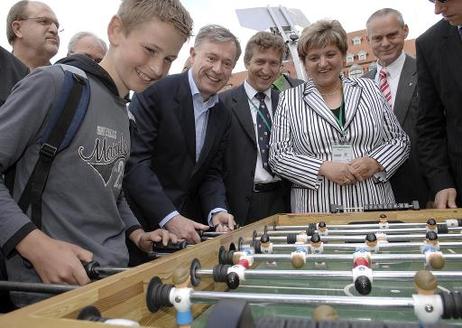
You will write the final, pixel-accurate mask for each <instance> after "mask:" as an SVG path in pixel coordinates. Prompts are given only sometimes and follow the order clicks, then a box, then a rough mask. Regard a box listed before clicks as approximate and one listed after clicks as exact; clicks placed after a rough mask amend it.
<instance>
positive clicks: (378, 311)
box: [0, 209, 462, 328]
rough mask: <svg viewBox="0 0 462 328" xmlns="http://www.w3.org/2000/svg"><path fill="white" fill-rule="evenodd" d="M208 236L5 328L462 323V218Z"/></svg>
mask: <svg viewBox="0 0 462 328" xmlns="http://www.w3.org/2000/svg"><path fill="white" fill-rule="evenodd" d="M206 236H209V237H210V238H207V239H208V240H206V241H204V242H202V243H200V244H198V245H195V246H191V247H187V248H185V249H183V250H181V251H178V252H176V253H173V254H170V255H168V256H163V257H160V258H159V259H157V260H155V261H153V262H149V263H146V264H143V265H140V266H138V267H135V268H130V269H127V270H126V271H124V272H121V273H117V274H114V275H111V276H108V277H107V278H104V279H101V280H98V281H95V282H93V283H91V284H89V285H87V286H83V287H80V288H78V289H75V290H72V291H69V292H66V293H63V294H60V295H57V296H54V297H51V298H49V299H47V300H45V301H42V302H39V303H37V304H34V305H31V306H28V307H25V308H23V309H20V310H16V311H13V312H11V313H8V314H6V315H3V316H0V327H18V328H26V327H27V328H29V327H34V328H41V327H46V328H58V327H59V328H81V327H93V326H94V327H101V325H100V324H101V322H104V321H105V319H104V318H111V319H112V321H111V320H106V323H107V324H108V326H110V324H109V323H111V322H112V324H119V325H122V324H130V323H133V325H135V324H136V323H138V324H139V326H146V327H162V328H163V327H178V326H181V327H188V326H192V327H230V325H231V324H232V323H233V322H235V327H267V328H271V327H281V328H282V327H284V328H289V327H383V328H384V327H396V328H398V327H422V326H424V327H427V326H428V327H446V326H447V327H452V326H462V295H461V291H462V279H461V278H462V210H461V209H448V210H406V211H376V212H362V213H360V212H354V213H339V214H284V215H274V216H272V217H269V218H266V219H263V220H260V221H258V222H255V223H253V224H251V225H248V226H245V227H242V228H239V229H237V230H236V231H234V232H232V233H228V234H224V235H221V234H213V233H209V234H205V235H204V237H206ZM211 237H213V238H211ZM89 306H90V307H91V309H93V310H94V311H90V312H88V309H89ZM85 311H87V312H88V313H90V314H89V315H88V316H86V315H85V313H86V312H85ZM95 311H96V312H95ZM332 317H335V318H337V319H336V320H335V321H331V320H330V319H331V318H332ZM77 318H79V320H78V319H77ZM119 319H120V321H117V320H119ZM114 320H116V321H114ZM124 320H125V321H124ZM220 320H221V321H220ZM95 321H100V322H98V323H96V322H95ZM127 322H128V323H127ZM246 324H247V325H246Z"/></svg>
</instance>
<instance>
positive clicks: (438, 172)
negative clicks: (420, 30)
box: [416, 20, 462, 206]
mask: <svg viewBox="0 0 462 328" xmlns="http://www.w3.org/2000/svg"><path fill="white" fill-rule="evenodd" d="M416 50H417V74H418V88H419V94H420V110H419V115H418V118H417V136H418V138H419V152H420V158H421V164H422V167H423V169H424V172H425V174H426V176H427V179H428V181H429V184H430V188H431V189H432V191H433V192H437V191H439V190H442V189H445V188H450V187H452V188H456V189H457V193H458V197H457V198H458V201H459V203H458V205H459V206H462V142H461V140H462V128H461V127H462V65H461V64H462V62H461V58H462V41H461V38H460V36H459V33H458V30H457V27H456V26H451V25H450V24H449V23H448V22H446V21H445V20H441V21H440V22H438V23H436V24H435V25H433V26H432V27H430V28H429V29H428V30H427V31H426V32H425V33H424V34H422V35H421V36H420V37H419V38H417V40H416Z"/></svg>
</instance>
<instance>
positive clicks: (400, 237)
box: [244, 233, 462, 243]
mask: <svg viewBox="0 0 462 328" xmlns="http://www.w3.org/2000/svg"><path fill="white" fill-rule="evenodd" d="M425 238H426V236H425V235H421V234H409V235H386V237H385V239H386V240H387V241H391V242H393V241H400V242H402V241H409V240H425ZM438 238H439V239H440V240H441V239H451V240H452V239H456V240H462V234H455V233H448V234H438ZM321 240H322V241H348V242H362V241H364V235H362V236H361V235H357V236H355V235H352V236H349V235H335V236H331V235H328V236H321ZM271 241H272V242H274V241H278V242H287V237H283V236H272V237H271ZM244 242H249V243H250V242H251V240H247V241H244Z"/></svg>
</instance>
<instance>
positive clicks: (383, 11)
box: [366, 8, 405, 28]
mask: <svg viewBox="0 0 462 328" xmlns="http://www.w3.org/2000/svg"><path fill="white" fill-rule="evenodd" d="M387 15H393V16H395V17H396V19H397V20H398V22H399V25H400V26H401V27H404V25H405V24H404V19H403V15H402V14H401V13H400V12H399V11H398V10H396V9H393V8H382V9H379V10H377V11H376V12H375V13H373V14H372V15H371V16H370V17H369V18H368V19H367V22H366V28H368V26H369V24H370V23H371V22H372V20H374V19H375V18H378V17H383V16H387Z"/></svg>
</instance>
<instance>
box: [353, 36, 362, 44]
mask: <svg viewBox="0 0 462 328" xmlns="http://www.w3.org/2000/svg"><path fill="white" fill-rule="evenodd" d="M351 41H352V42H353V45H355V46H359V45H360V44H361V37H359V36H355V37H354V38H353V39H351Z"/></svg>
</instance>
